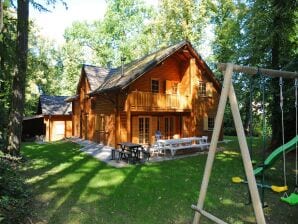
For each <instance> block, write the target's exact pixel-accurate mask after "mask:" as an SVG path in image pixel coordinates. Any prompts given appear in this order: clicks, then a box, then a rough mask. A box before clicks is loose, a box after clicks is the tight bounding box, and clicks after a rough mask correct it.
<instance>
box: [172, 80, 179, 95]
mask: <svg viewBox="0 0 298 224" xmlns="http://www.w3.org/2000/svg"><path fill="white" fill-rule="evenodd" d="M177 92H178V82H173V84H172V93H173V94H177Z"/></svg>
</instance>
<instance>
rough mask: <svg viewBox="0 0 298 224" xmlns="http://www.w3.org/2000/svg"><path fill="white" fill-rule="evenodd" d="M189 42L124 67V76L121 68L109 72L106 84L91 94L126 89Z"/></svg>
mask: <svg viewBox="0 0 298 224" xmlns="http://www.w3.org/2000/svg"><path fill="white" fill-rule="evenodd" d="M187 43H189V42H188V41H182V42H180V43H178V44H175V45H172V46H170V47H167V48H162V49H160V50H158V51H156V52H154V53H151V54H149V55H146V56H144V57H142V58H140V59H138V60H135V61H132V62H130V63H128V64H126V65H124V74H123V75H122V69H121V66H120V67H118V68H117V69H114V70H113V71H110V72H109V75H108V76H107V77H106V80H105V82H103V84H102V85H101V86H99V88H98V89H97V90H95V91H90V93H91V94H92V93H98V92H104V91H106V90H109V89H117V88H125V87H126V86H128V85H129V84H130V83H131V82H133V81H135V80H136V79H137V78H139V77H140V76H142V75H143V74H144V73H146V72H147V71H149V70H150V69H152V68H154V67H155V66H156V65H158V64H159V63H161V62H162V61H164V60H165V59H166V58H168V57H169V56H170V55H172V54H173V53H175V52H176V51H178V50H179V49H181V48H182V47H184V46H185V45H186V44H187Z"/></svg>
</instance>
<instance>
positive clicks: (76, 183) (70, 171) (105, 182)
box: [22, 138, 298, 224]
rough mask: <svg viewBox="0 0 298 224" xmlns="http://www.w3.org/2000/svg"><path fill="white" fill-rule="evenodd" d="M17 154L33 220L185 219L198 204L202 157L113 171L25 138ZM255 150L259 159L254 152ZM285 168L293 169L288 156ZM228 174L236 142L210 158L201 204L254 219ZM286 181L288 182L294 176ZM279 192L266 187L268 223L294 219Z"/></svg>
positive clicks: (237, 171) (234, 169) (233, 172)
mask: <svg viewBox="0 0 298 224" xmlns="http://www.w3.org/2000/svg"><path fill="white" fill-rule="evenodd" d="M231 139H233V140H235V138H231ZM255 145H257V146H258V145H260V144H259V142H257V141H255ZM22 153H23V154H24V155H25V156H26V157H27V158H28V162H27V163H26V164H25V165H24V167H23V173H24V175H25V176H26V177H27V182H28V184H29V185H30V186H31V188H32V191H33V193H34V195H35V198H36V204H35V210H34V211H35V214H36V218H35V221H36V222H39V223H55V224H56V223H84V224H85V223H113V224H114V223H117V224H118V223H125V224H126V223H129V224H130V223H144V224H146V223H148V224H149V223H152V224H153V223H154V224H155V223H191V221H192V218H193V214H194V213H193V211H192V210H191V209H190V206H191V204H195V203H196V201H197V198H198V195H199V187H200V184H201V180H202V176H203V171H204V166H205V161H206V158H207V156H206V155H200V156H195V157H188V158H184V159H179V160H173V161H165V162H161V163H149V164H145V165H134V166H129V167H126V168H120V169H119V168H114V167H111V166H108V165H106V164H105V163H102V162H100V161H98V160H96V159H93V158H92V157H90V156H87V155H85V154H83V153H81V152H80V151H79V146H78V145H76V144H73V143H69V142H56V143H52V144H34V143H28V144H24V145H23V147H22ZM255 154H256V157H259V151H256V152H255ZM287 165H288V166H291V167H292V169H293V168H294V167H295V166H294V163H293V159H292V160H291V159H290V161H289V163H288V164H287ZM281 169H282V165H281V163H280V162H279V163H277V165H276V167H273V170H270V171H269V172H270V176H269V177H268V181H269V182H274V183H276V184H278V183H282V170H281ZM292 172H293V171H290V170H289V173H291V174H292ZM232 176H242V177H243V176H244V171H243V168H242V162H241V159H240V155H239V150H238V145H237V143H236V141H233V142H230V143H228V144H227V145H226V150H225V151H224V152H220V153H218V154H217V155H216V160H215V162H214V169H213V172H212V177H211V180H210V183H209V188H208V193H207V197H206V202H205V209H206V210H207V211H209V212H212V213H213V214H214V215H216V216H218V217H221V218H222V219H224V220H225V221H227V222H230V223H254V222H255V219H254V213H253V209H252V206H251V205H245V203H246V202H247V200H248V199H247V198H248V195H247V186H246V185H244V184H232V183H231V181H230V180H231V177H232ZM292 176H294V175H293V174H292ZM288 181H289V182H291V184H292V185H290V184H289V185H290V186H293V185H294V178H289V180H288ZM280 196H281V195H280V194H275V193H271V192H269V191H266V202H267V203H268V204H269V207H268V208H266V209H265V214H266V218H267V219H268V221H269V222H270V223H294V222H295V220H298V213H297V207H290V206H288V205H286V204H284V203H282V202H280V200H279V198H280ZM202 223H209V221H208V220H206V219H202Z"/></svg>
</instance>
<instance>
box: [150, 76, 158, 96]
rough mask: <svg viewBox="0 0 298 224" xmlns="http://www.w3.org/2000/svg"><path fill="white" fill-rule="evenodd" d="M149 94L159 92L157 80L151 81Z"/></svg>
mask: <svg viewBox="0 0 298 224" xmlns="http://www.w3.org/2000/svg"><path fill="white" fill-rule="evenodd" d="M151 92H152V93H158V92H159V81H158V80H157V79H152V80H151Z"/></svg>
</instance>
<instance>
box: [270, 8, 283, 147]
mask: <svg viewBox="0 0 298 224" xmlns="http://www.w3.org/2000/svg"><path fill="white" fill-rule="evenodd" d="M280 20H281V18H280V17H279V15H277V14H275V16H274V18H273V27H280V24H279V23H280ZM273 32H274V34H273V35H272V58H271V67H272V68H273V69H276V70H279V69H280V41H281V36H280V34H279V32H277V31H273ZM280 32H281V31H280ZM271 87H272V94H273V99H272V105H271V111H272V115H271V125H272V140H271V144H270V146H269V150H274V149H276V148H277V147H278V146H280V145H281V143H282V136H281V130H282V128H281V110H280V94H279V80H278V78H273V79H272V80H271Z"/></svg>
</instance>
